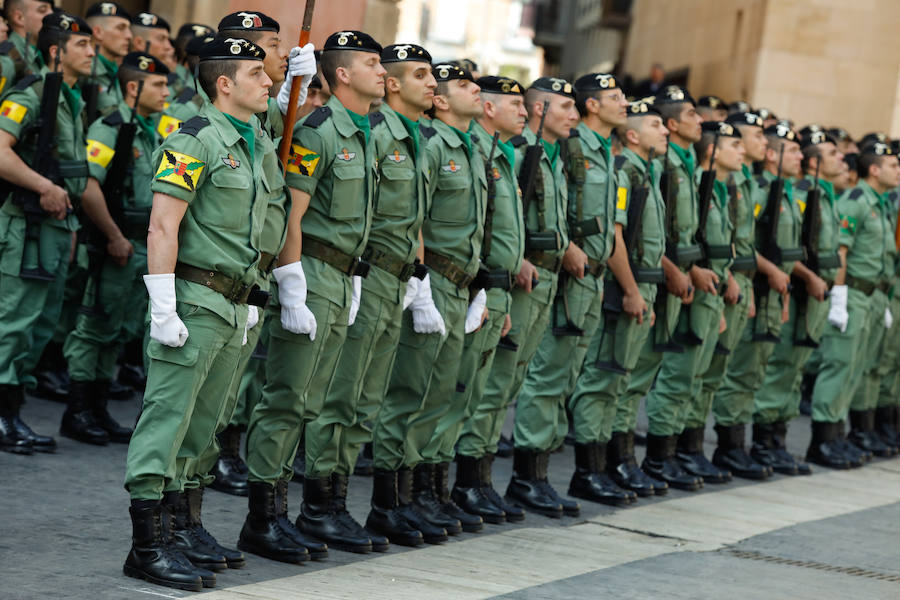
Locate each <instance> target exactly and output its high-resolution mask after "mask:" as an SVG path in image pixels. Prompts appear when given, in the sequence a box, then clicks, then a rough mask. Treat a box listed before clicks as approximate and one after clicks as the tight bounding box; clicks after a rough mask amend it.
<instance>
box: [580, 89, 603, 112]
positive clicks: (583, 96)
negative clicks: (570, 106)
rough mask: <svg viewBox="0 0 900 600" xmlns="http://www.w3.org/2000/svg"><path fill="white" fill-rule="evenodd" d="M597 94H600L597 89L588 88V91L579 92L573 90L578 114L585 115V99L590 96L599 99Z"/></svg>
mask: <svg viewBox="0 0 900 600" xmlns="http://www.w3.org/2000/svg"><path fill="white" fill-rule="evenodd" d="M599 95H600V91H599V90H589V91H582V92H579V91H577V90H576V91H575V108H577V109H578V114H579V115H581V116H582V117H583V116H585V115H586V114H587V101H588V100H590V99H591V98H597V100H598V101H599V100H600V98H598V96H599Z"/></svg>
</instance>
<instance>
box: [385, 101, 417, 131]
mask: <svg viewBox="0 0 900 600" xmlns="http://www.w3.org/2000/svg"><path fill="white" fill-rule="evenodd" d="M379 110H380V111H381V114H383V115H384V121H385V125H387V126H388V129H389V130H390V132H391V137H393V138H394V139H395V140H405V139H407V138H410V137H412V136H410V135H409V130H408V129H406V126H405V125H403V121H401V120H400V115H399V114H398V113H397V111H396V110H394V109H393V108H391V107H390V106H389V105H388V103H387V102H385V103H383V104H382V105H381V108H380V109H379Z"/></svg>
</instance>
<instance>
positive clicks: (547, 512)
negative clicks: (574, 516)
mask: <svg viewBox="0 0 900 600" xmlns="http://www.w3.org/2000/svg"><path fill="white" fill-rule="evenodd" d="M504 500H506V501H507V502H509V503H510V504H512V505H513V506H518V507H519V508H521V509H522V510H527V511H529V512H534V513H537V514H539V515H544V516H545V517H550V518H551V519H561V518H562V516H563V513H564V512H565V511H562V510H560V511H556V510H547V509H542V508H535V507H533V506H527V505H526V504H525V503H524V502H519V501H518V500H516V499H515V498H511V497H510V496H505V497H504Z"/></svg>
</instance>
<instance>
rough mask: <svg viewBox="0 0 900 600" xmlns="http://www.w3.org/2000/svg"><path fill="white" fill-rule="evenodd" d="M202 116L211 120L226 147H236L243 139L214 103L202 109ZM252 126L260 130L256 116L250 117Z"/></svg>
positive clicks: (207, 104)
mask: <svg viewBox="0 0 900 600" xmlns="http://www.w3.org/2000/svg"><path fill="white" fill-rule="evenodd" d="M200 114H201V115H202V116H204V117H207V118H208V119H209V122H210V125H212V126H213V128H214V129H215V130H216V131H218V132H219V135H220V136H221V137H222V142H224V143H225V145H226V146H234V145H235V144H237V143H238V142H239V141H241V140H242V139H243V138H242V137H241V134H240V133H238V130H237V129H235V128H234V125H232V124H231V121H229V120H228V119H227V118H226V117H225V113H223V112H222V111H221V110H219V109H218V108H216V107H215V105H214V104H213V103H212V102H208V103H206V104H204V105H203V108H201V109H200ZM250 124H251V125H253V127H254V129H259V121H258V120H257V119H256V115H253V116H252V117H250Z"/></svg>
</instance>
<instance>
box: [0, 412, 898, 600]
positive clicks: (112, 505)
mask: <svg viewBox="0 0 900 600" xmlns="http://www.w3.org/2000/svg"><path fill="white" fill-rule="evenodd" d="M137 402H138V401H137V399H133V400H131V401H127V402H113V403H111V405H112V406H111V408H112V410H113V412H114V414H115V415H116V416H117V417H119V418H120V419H121V420H122V421H123V422H130V421H131V420H133V419H134V416H135V414H136V413H137V409H138V404H137ZM62 408H63V407H62V405H59V404H55V403H52V402H47V401H43V400H36V399H34V400H30V401H29V403H28V404H27V405H26V406H25V408H24V409H23V414H24V416H25V418H26V420H27V421H28V422H29V423H30V424H31V425H32V426H33V427H34V428H35V429H36V430H38V431H39V432H45V433H50V432H54V431H55V430H56V428H57V427H58V421H59V417H60V415H61V413H62ZM808 439H809V433H808V421H807V420H806V419H801V420H800V421H798V422H797V424H796V425H795V426H794V427H793V428H792V430H791V434H790V436H789V440H788V442H789V447H790V449H791V450H792V451H793V452H794V453H795V454H802V452H803V451H804V449H805V447H806V444H807V443H808ZM58 441H59V444H60V448H59V452H58V453H57V454H54V455H41V454H35V455H33V456H30V457H22V456H16V455H11V454H6V453H0V515H2V519H3V520H2V525H0V599H3V600H5V599H7V598H8V599H16V600H18V599H27V598H91V599H94V598H96V599H107V598H152V597H172V598H181V597H187V596H192V595H197V594H191V593H187V592H178V591H175V590H168V589H166V588H158V587H155V586H150V585H144V584H142V583H141V582H140V581H138V580H134V579H130V578H126V577H124V576H122V574H121V566H122V561H123V560H124V558H125V554H126V553H127V550H128V546H129V543H130V540H129V536H130V525H129V522H128V511H127V506H128V498H127V495H126V493H125V491H124V490H123V489H122V485H121V482H122V475H123V469H124V458H125V447H124V446H122V445H116V446H109V447H106V448H97V447H91V446H86V445H82V444H78V443H75V442H72V441H71V440H67V439H65V438H58ZM713 441H714V435H713V434H712V432H711V431H708V432H707V450H708V451H709V452H711V451H712V442H713ZM638 452H639V454H642V449H639V450H638ZM572 460H573V457H572V451H571V448H566V450H565V452H564V453H560V454H554V455H553V457H552V461H551V483H553V484H554V485H555V486H557V489H559V490H560V491H561V492H563V491H565V489H566V487H567V483H568V477H569V475H570V474H571V470H572ZM510 470H511V461H509V460H501V459H498V461H497V463H496V468H495V481H496V482H497V487H498V488H499V489H500V491H501V492H502V489H503V487H505V483H506V481H507V480H508V477H509V473H510ZM370 486H371V482H370V481H369V480H366V479H365V478H357V477H354V478H353V480H352V481H351V492H350V498H349V505H350V510H351V512H352V513H353V514H354V516H356V517H357V518H358V519H359V520H364V519H365V515H366V512H367V510H368V508H367V505H368V495H369V492H370V489H371V487H370ZM290 494H291V505H292V507H293V508H292V511H291V512H292V514H293V513H295V510H294V509H295V508H296V507H297V506H299V502H300V496H301V487H300V486H299V485H294V484H292V485H291V488H290ZM206 496H207V502H206V507H205V511H204V513H205V522H206V525H207V528H208V529H210V530H211V531H212V532H213V533H214V534H215V535H216V536H217V537H218V539H219V540H220V541H222V542H223V543H231V544H233V543H235V541H236V540H237V536H238V532H239V531H240V527H241V524H242V522H243V518H244V515H245V512H246V500H245V499H243V498H235V497H232V496H226V495H223V494H219V493H216V492H212V491H211V492H208V493H207V495H206ZM898 501H900V459H895V460H888V461H876V462H875V463H873V464H872V465H869V466H867V467H866V468H864V469H857V470H854V471H851V472H827V471H826V470H825V469H817V473H816V474H815V475H814V476H812V477H806V478H790V477H781V476H776V477H775V478H773V479H772V480H770V481H769V482H766V483H762V484H752V483H747V482H741V481H737V482H735V483H732V484H729V485H725V486H707V487H706V488H705V489H704V490H703V491H702V492H699V493H695V494H690V493H685V492H677V491H673V492H671V493H670V494H669V496H666V497H664V498H661V499H652V500H643V499H642V500H641V501H640V502H639V504H638V505H637V506H635V507H633V508H628V509H619V510H613V509H611V508H609V507H605V506H601V505H593V504H590V503H582V506H583V510H582V515H581V517H579V518H578V519H572V518H564V519H562V520H559V521H554V520H551V519H547V518H544V517H539V516H529V517H528V518H527V519H526V521H525V522H524V523H522V524H519V525H514V526H512V525H507V526H490V525H489V526H487V527H486V529H485V532H484V533H482V534H480V535H469V534H464V535H462V536H459V537H458V538H454V539H453V540H452V541H451V542H449V543H447V544H444V545H442V546H436V547H425V548H422V549H417V550H410V549H405V548H393V549H392V550H391V551H390V552H388V553H386V554H371V555H367V556H358V555H352V554H347V553H343V552H337V551H333V552H332V553H331V556H330V558H329V559H328V560H327V561H325V562H318V563H307V564H305V565H302V566H291V565H284V564H280V563H275V562H272V561H268V560H265V559H262V558H258V557H255V556H250V557H248V561H247V563H248V564H247V567H246V568H245V569H242V570H237V571H234V570H231V571H228V572H226V573H223V574H220V576H219V586H218V588H217V589H216V590H214V591H212V592H209V593H206V594H204V597H208V598H211V599H216V598H221V599H223V600H238V599H241V600H246V599H248V598H285V599H287V598H308V597H316V598H352V599H354V600H358V599H359V598H367V599H368V598H386V599H387V598H390V599H400V598H422V597H426V596H427V597H428V598H429V599H430V600H437V599H439V598H454V599H456V598H466V599H469V598H471V599H476V598H494V597H502V598H510V599H516V600H525V599H528V600H533V599H539V598H540V599H543V598H548V599H549V598H595V597H606V596H617V597H627V598H658V597H663V596H665V597H669V598H712V597H717V596H721V595H723V594H724V595H727V596H726V597H732V598H742V599H743V598H766V599H772V598H776V599H777V598H816V599H822V598H843V597H848V596H851V595H853V596H856V597H859V598H866V599H869V598H897V597H898V596H900V560H898V559H900V550H898V548H900V546H898V545H897V543H896V540H897V538H898V534H900V502H898Z"/></svg>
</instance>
